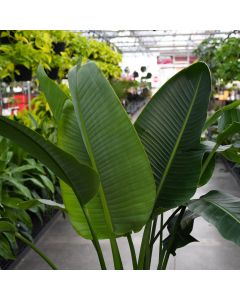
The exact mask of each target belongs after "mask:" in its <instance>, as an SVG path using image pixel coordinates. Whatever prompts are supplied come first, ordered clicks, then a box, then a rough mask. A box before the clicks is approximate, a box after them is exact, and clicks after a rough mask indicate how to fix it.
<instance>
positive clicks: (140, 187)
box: [61, 63, 155, 237]
mask: <svg viewBox="0 0 240 300" xmlns="http://www.w3.org/2000/svg"><path fill="white" fill-rule="evenodd" d="M69 86H70V90H71V94H72V97H73V104H74V109H75V115H76V121H77V124H78V126H79V128H80V132H81V136H82V140H81V139H78V141H75V140H72V141H71V146H66V147H68V148H70V147H71V151H74V152H75V154H74V153H73V152H72V154H73V155H74V156H76V155H78V157H79V156H81V160H84V159H86V160H87V161H90V163H91V165H92V167H93V168H94V169H95V170H96V171H97V172H98V173H99V176H100V181H101V185H100V189H99V194H98V198H97V197H96V198H94V200H91V201H90V203H89V205H88V212H89V215H90V218H91V220H92V221H93V223H95V224H96V225H95V227H94V228H95V229H96V228H99V226H102V229H103V231H101V232H100V233H99V232H96V233H97V234H98V233H99V234H100V236H103V235H105V237H109V235H113V234H116V235H121V234H124V233H126V232H129V231H132V230H134V231H138V230H140V229H141V227H142V226H143V225H144V224H145V223H146V221H147V219H148V218H149V216H150V213H151V211H152V208H153V204H154V199H155V184H154V179H153V175H152V171H151V167H150V163H149V160H148V158H147V155H146V153H145V151H144V148H143V146H142V144H141V142H140V140H139V138H138V136H137V133H136V131H135V129H134V127H133V125H132V123H131V121H130V119H129V117H128V115H127V113H126V112H125V110H124V108H123V107H122V105H121V103H120V101H119V99H118V98H117V96H116V94H115V93H114V91H113V89H112V87H111V85H110V84H109V82H108V81H107V80H106V79H105V77H104V76H103V74H102V73H101V71H100V70H99V69H98V68H97V66H96V65H95V64H94V63H87V64H85V65H84V66H82V67H81V68H79V66H76V67H74V68H73V69H71V71H70V72H69ZM75 127H76V126H75ZM75 127H74V128H75ZM61 128H62V129H63V128H64V126H62V127H61ZM63 130H64V129H63ZM78 130H79V129H78ZM74 131H75V129H74ZM75 133H76V135H77V134H78V133H77V131H75ZM62 136H63V137H67V135H66V134H62ZM74 143H76V144H77V143H78V145H79V144H81V143H83V145H82V146H78V147H76V145H74ZM61 145H62V146H63V147H65V146H64V145H66V143H65V142H62V143H61ZM77 149H79V150H77ZM91 204H92V208H90V207H89V206H91ZM65 205H66V203H65ZM66 208H67V205H66ZM67 209H68V208H67ZM102 216H103V218H102ZM94 220H95V221H94ZM104 223H106V227H105V224H104Z"/></svg>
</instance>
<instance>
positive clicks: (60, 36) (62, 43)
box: [50, 30, 68, 54]
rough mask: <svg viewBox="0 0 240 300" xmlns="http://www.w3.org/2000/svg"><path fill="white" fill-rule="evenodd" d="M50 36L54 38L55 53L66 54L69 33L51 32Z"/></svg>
mask: <svg viewBox="0 0 240 300" xmlns="http://www.w3.org/2000/svg"><path fill="white" fill-rule="evenodd" d="M50 35H51V38H52V47H53V51H54V52H55V53H56V54H61V52H64V50H65V47H66V39H67V35H68V33H67V32H66V31H64V30H51V31H50Z"/></svg>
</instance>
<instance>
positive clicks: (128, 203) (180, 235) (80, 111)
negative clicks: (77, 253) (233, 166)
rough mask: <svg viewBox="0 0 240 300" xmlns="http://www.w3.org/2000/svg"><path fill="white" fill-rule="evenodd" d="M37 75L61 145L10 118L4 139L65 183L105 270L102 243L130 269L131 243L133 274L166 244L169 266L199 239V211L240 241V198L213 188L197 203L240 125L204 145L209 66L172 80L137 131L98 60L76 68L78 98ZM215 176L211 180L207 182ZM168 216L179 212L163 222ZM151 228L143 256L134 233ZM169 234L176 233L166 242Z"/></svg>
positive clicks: (72, 214)
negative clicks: (124, 254)
mask: <svg viewBox="0 0 240 300" xmlns="http://www.w3.org/2000/svg"><path fill="white" fill-rule="evenodd" d="M37 73H38V79H39V82H40V88H41V90H42V91H44V93H45V95H46V98H47V100H48V103H49V106H50V108H51V110H52V113H53V116H54V118H55V120H56V122H57V124H58V145H57V146H55V145H54V144H52V143H50V142H48V141H47V140H45V139H44V138H43V137H41V136H40V135H39V134H37V133H36V132H34V131H32V130H30V129H28V128H26V127H24V126H23V125H21V124H19V123H17V122H14V121H11V120H9V119H7V118H4V117H0V134H1V135H3V136H5V137H8V138H10V139H12V140H13V141H14V142H16V143H17V144H18V145H19V146H21V147H22V148H24V149H25V150H26V151H28V152H29V153H31V154H32V155H33V156H35V157H36V158H38V159H39V160H40V161H42V162H43V163H44V164H45V165H46V166H47V167H48V168H49V169H51V170H52V171H53V172H55V174H56V175H57V176H58V177H59V178H60V182H61V192H62V196H63V201H64V205H65V209H66V211H67V214H68V216H69V219H70V222H71V223H72V225H73V227H74V229H75V230H76V232H77V233H78V234H79V235H80V236H82V237H84V238H86V239H89V240H91V241H92V242H93V245H94V247H95V249H96V251H97V254H98V258H99V262H100V265H101V268H102V269H106V264H105V261H104V255H103V253H102V250H101V247H100V244H99V240H100V239H109V240H110V244H111V249H112V254H113V261H114V266H115V268H116V269H123V264H122V261H121V255H120V251H119V249H118V244H117V239H118V238H119V237H126V238H127V240H128V242H129V246H130V251H131V255H132V262H133V268H134V269H149V268H151V257H152V253H153V247H154V245H155V243H156V241H158V240H159V248H158V249H159V262H158V266H157V268H158V269H165V268H166V266H167V263H168V259H169V256H170V255H171V254H172V255H175V251H176V249H177V248H179V247H183V246H185V245H187V244H188V243H190V242H194V241H195V239H194V237H192V236H191V235H190V233H191V231H192V228H193V224H194V219H195V218H196V214H197V215H201V216H202V217H204V218H205V219H206V220H207V221H209V222H210V223H212V224H213V225H214V226H216V228H217V229H218V230H219V232H220V233H221V234H222V235H223V236H224V237H225V238H226V239H229V240H231V241H233V242H235V243H236V244H240V235H239V224H240V217H239V216H240V200H239V199H238V198H236V197H234V196H232V195H229V194H225V193H220V192H218V191H211V192H209V193H208V194H206V195H203V196H202V197H201V198H200V199H194V200H191V198H192V197H193V195H194V194H195V191H196V189H197V187H198V185H199V180H200V179H202V177H203V176H204V174H206V170H207V168H208V165H209V162H210V161H211V157H212V156H213V155H214V154H215V153H216V151H220V150H221V147H222V146H221V143H222V141H223V140H224V139H225V138H226V136H230V135H233V134H234V133H236V132H237V131H239V127H240V124H239V123H237V122H234V123H232V124H230V125H228V126H227V127H226V129H225V130H223V131H222V133H221V134H219V136H218V139H217V141H216V143H213V144H211V145H206V144H204V143H201V142H200V136H201V132H202V129H203V128H204V127H205V126H204V122H205V119H206V115H207V113H206V112H207V107H208V101H209V95H210V90H211V81H210V72H209V69H208V67H207V65H206V64H204V63H202V62H198V63H195V64H193V65H191V66H190V67H188V68H186V69H184V70H182V71H180V72H179V73H178V74H176V75H175V76H174V77H172V78H171V79H170V80H169V81H168V82H167V83H166V84H165V85H164V86H162V87H161V88H160V89H159V91H158V92H157V93H156V94H155V95H154V96H153V98H152V99H151V101H150V102H149V103H148V104H147V105H146V107H145V109H144V110H143V111H142V113H141V114H140V116H139V118H138V119H137V121H136V122H135V125H134V126H133V125H132V123H131V121H130V119H129V118H128V116H127V114H126V112H125V111H124V109H123V107H122V105H121V103H120V101H119V99H118V98H117V96H116V94H115V93H114V91H113V89H112V87H111V85H110V84H109V82H108V81H107V80H106V78H105V77H104V76H103V74H102V73H101V71H100V70H99V69H98V68H97V66H96V65H95V64H94V63H93V62H89V63H87V64H85V65H83V66H80V65H77V66H75V67H73V68H72V69H71V70H70V72H69V76H68V78H69V86H70V90H71V95H72V99H69V96H68V95H66V94H65V93H64V92H63V91H62V90H61V89H60V88H59V86H58V85H57V84H56V83H55V82H53V81H52V80H50V79H49V78H48V77H47V75H46V73H45V72H44V69H43V68H42V67H41V66H39V68H38V72H37ZM205 153H207V154H208V156H207V158H205V157H204V156H205V155H204V154H205ZM209 157H210V158H209ZM209 178H210V176H207V174H206V176H205V183H206V182H207V181H208V180H209ZM171 209H175V210H174V211H173V212H172V211H170V210H171ZM166 211H168V212H170V216H169V217H168V219H167V220H166V221H165V222H164V217H163V216H164V213H165V212H166ZM158 219H160V229H159V231H158V232H156V230H157V222H158ZM143 227H144V232H143V237H142V243H141V247H140V253H139V257H138V259H137V258H136V253H135V249H134V244H133V242H132V238H131V235H132V234H133V233H134V232H138V231H140V230H141V229H142V228H143ZM166 228H167V229H168V231H169V235H168V236H167V237H166V238H165V239H163V232H164V230H165V229H166ZM4 230H5V229H4V228H3V230H2V231H4Z"/></svg>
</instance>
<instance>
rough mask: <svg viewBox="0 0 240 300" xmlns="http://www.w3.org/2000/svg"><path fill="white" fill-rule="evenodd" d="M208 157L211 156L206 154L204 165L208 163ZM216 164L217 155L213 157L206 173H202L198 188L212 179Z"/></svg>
mask: <svg viewBox="0 0 240 300" xmlns="http://www.w3.org/2000/svg"><path fill="white" fill-rule="evenodd" d="M208 155H209V154H208V153H205V154H204V156H203V160H202V165H203V164H204V162H205V161H206V159H207V157H208ZM215 164H216V154H215V155H213V157H212V158H211V160H210V161H209V163H208V165H207V168H206V169H205V170H204V172H202V174H201V176H200V179H199V182H198V187H200V186H203V185H205V184H206V183H208V181H209V180H210V179H211V177H212V175H213V171H214V169H215Z"/></svg>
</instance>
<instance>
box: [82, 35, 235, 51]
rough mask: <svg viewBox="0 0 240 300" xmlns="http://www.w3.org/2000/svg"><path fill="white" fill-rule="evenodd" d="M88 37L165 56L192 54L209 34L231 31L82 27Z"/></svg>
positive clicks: (122, 49) (124, 48) (129, 48)
mask: <svg viewBox="0 0 240 300" xmlns="http://www.w3.org/2000/svg"><path fill="white" fill-rule="evenodd" d="M81 32H82V34H83V35H84V36H86V37H89V38H90V37H91V38H94V39H97V40H100V41H105V42H107V43H108V44H111V45H113V47H116V48H117V49H118V50H119V51H120V52H121V53H123V54H124V55H132V54H138V53H144V54H149V55H151V54H153V55H156V54H161V55H164V56H176V55H188V56H189V55H191V54H192V53H193V50H194V49H196V48H197V46H198V45H199V44H200V43H201V41H202V40H204V39H206V38H208V37H223V38H224V37H227V36H228V35H230V34H231V33H232V32H233V31H232V32H231V31H220V30H198V31H190V30H189V31H177V30H119V31H103V30H88V31H81Z"/></svg>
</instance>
